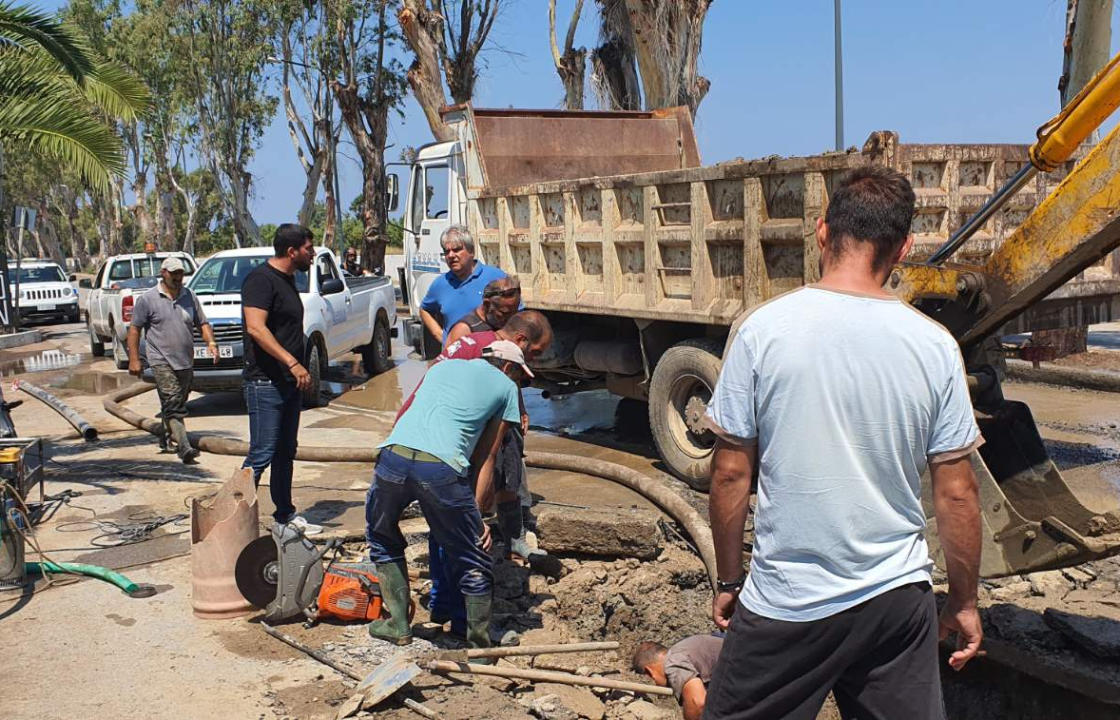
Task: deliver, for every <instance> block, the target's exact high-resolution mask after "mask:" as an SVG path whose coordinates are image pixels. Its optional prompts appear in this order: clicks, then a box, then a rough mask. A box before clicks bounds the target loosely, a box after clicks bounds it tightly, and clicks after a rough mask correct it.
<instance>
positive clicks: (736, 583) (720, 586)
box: [716, 573, 747, 594]
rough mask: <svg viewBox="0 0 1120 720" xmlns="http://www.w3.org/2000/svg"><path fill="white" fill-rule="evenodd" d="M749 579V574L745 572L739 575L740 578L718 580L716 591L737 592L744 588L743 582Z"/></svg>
mask: <svg viewBox="0 0 1120 720" xmlns="http://www.w3.org/2000/svg"><path fill="white" fill-rule="evenodd" d="M746 581H747V574H746V573H743V574H742V575H740V576H739V579H738V580H731V581H725V580H719V579H717V580H716V593H717V594H718V593H737V592H739V591H740V590H742V589H743V583H745V582H746Z"/></svg>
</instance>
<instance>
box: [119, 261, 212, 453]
mask: <svg viewBox="0 0 1120 720" xmlns="http://www.w3.org/2000/svg"><path fill="white" fill-rule="evenodd" d="M184 270H185V268H184V266H183V261H182V260H180V259H179V258H177V257H169V258H166V259H165V260H164V261H163V263H162V264H161V265H160V268H159V275H160V281H159V282H158V283H156V286H155V287H153V288H152V289H151V290H148V291H147V292H145V293H144V294H143V295H141V296H140V297H138V298H136V305H135V306H134V307H133V309H132V325H131V326H130V327H129V328H128V371H129V372H130V373H132V374H133V375H136V376H137V377H139V376H140V373H141V371H142V365H141V362H140V331H141V330H143V331H144V339H145V353H144V355H145V360H146V361H147V364H148V366H149V367H151V369H152V376H153V377H154V378H155V381H156V393H157V394H158V395H159V404H160V409H161V415H162V417H163V431H164V439H165V441H166V440H167V439H171V440H174V441H175V444H176V445H177V446H178V453H179V458H180V459H181V460H182V461H183V462H185V463H190V462H193V461H194V459H195V458H196V457H197V456H198V450H196V449H194V448H193V447H191V443H190V440H189V439H188V438H187V428H186V426H185V425H184V424H183V418H185V417H186V416H187V396H188V395H190V392H191V379H192V378H193V375H194V372H193V370H192V368H193V366H194V338H193V336H192V330H193V329H194V328H198V329H199V332H201V333H202V338H203V340H205V341H206V345H207V346H208V348H209V349H210V355H211V356H212V357H213V358H214V362H218V344H217V343H216V342H214V333H213V331H212V330H211V329H210V322H209V321H208V320H207V319H206V315H205V313H203V312H202V306H201V305H199V303H198V298H196V297H195V295H194V293H193V292H191V291H190V290H189V289H187V288H185V287H183V272H184Z"/></svg>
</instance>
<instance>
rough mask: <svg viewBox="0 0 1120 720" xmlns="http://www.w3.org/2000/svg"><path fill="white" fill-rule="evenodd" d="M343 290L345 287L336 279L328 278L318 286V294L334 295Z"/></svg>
mask: <svg viewBox="0 0 1120 720" xmlns="http://www.w3.org/2000/svg"><path fill="white" fill-rule="evenodd" d="M345 289H346V286H345V285H343V284H342V280H339V279H338V278H328V279H327V280H324V281H323V283H322V284H321V285H320V286H319V294H320V295H334V294H335V293H340V292H342V291H343V290H345Z"/></svg>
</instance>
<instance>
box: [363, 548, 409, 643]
mask: <svg viewBox="0 0 1120 720" xmlns="http://www.w3.org/2000/svg"><path fill="white" fill-rule="evenodd" d="M375 567H376V568H377V570H376V571H377V579H378V582H379V583H380V585H381V603H382V609H383V610H386V611H388V613H389V617H388V618H386V619H384V620H374V621H372V622H371V623H370V624H369V627H368V628H367V629H368V630H369V635H370V637H373V638H377V639H378V640H384V641H385V642H391V643H394V644H396V645H408V644H409V643H411V642H412V626H411V625H409V623H408V569H407V568H406V567H405V564H404V562H403V561H402V562H397V563H377V564H376V565H375Z"/></svg>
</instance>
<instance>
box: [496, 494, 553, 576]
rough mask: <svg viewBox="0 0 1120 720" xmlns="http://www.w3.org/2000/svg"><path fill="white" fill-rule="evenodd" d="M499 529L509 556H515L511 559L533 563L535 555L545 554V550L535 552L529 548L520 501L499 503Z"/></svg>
mask: <svg viewBox="0 0 1120 720" xmlns="http://www.w3.org/2000/svg"><path fill="white" fill-rule="evenodd" d="M498 528H499V529H500V530H501V531H502V537H503V538H505V541H506V548H507V550H508V551H509V554H510V555H511V556H513V557H511V559H516V558H519V559H523V560H525V561H526V562H530V563H531V559H532V558H533V556H534V555H544V554H545V553H544V551H543V550H535V549H533V548H532V547H530V546H529V543H528V540H527V539H526V537H525V523H524V516H523V515H522V513H521V502H520V501H519V500H511V501H509V502H503V503H498Z"/></svg>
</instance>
